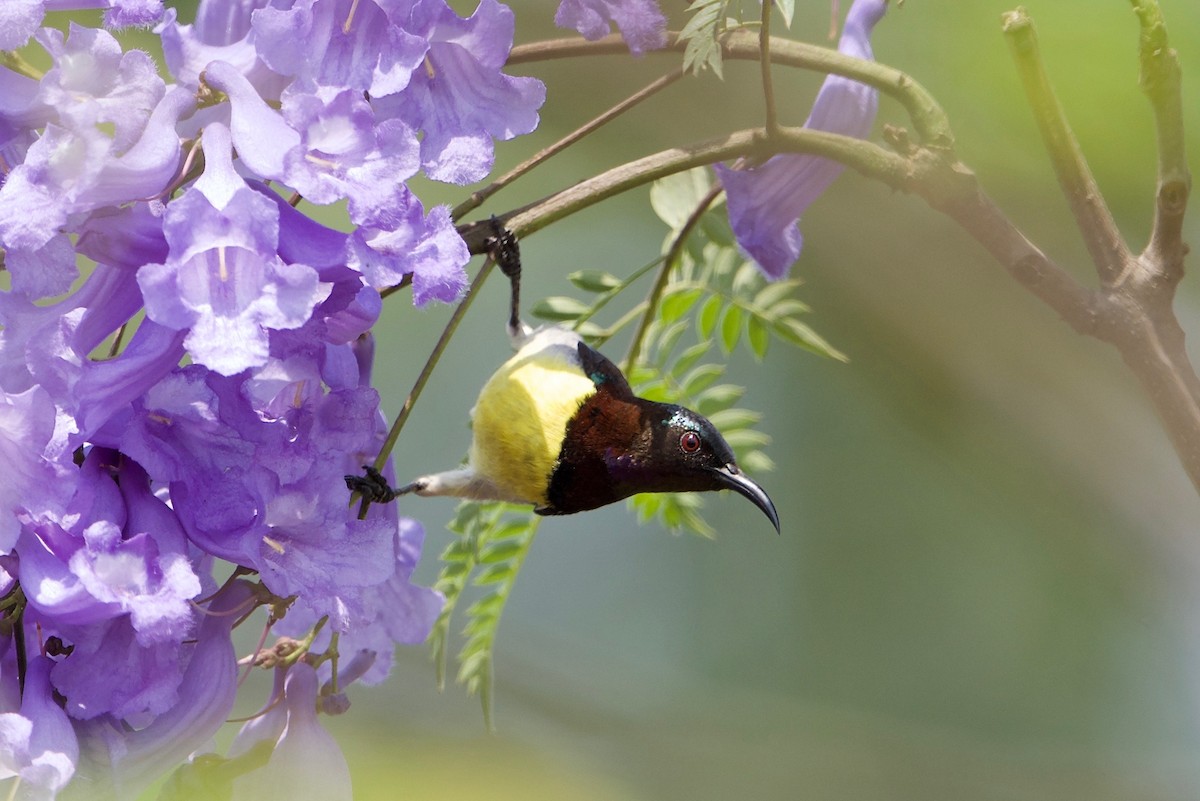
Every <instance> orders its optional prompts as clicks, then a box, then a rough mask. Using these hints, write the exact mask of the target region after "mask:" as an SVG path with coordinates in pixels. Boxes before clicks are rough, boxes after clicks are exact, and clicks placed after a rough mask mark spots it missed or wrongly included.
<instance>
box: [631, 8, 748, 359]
mask: <svg viewBox="0 0 1200 801" xmlns="http://www.w3.org/2000/svg"><path fill="white" fill-rule="evenodd" d="M763 5H769V0H767V2H764V4H763ZM723 191H725V190H724V188H723V187H722V186H721V185H720V184H717V185H715V186H713V187H712V188H711V189H709V190H708V192H706V193H705V194H704V197H702V198H700V200H699V202H697V203H696V208H694V209H692V213H691V214H689V215H688V218H687V220H685V221H684V223H683V226H682V227H680V229H679V233H678V234H676V235H675V238H674V239H673V240H672V241H671V246H670V247H669V248H667V254H666V256H665V257H664V258H663V261H662V266H661V267H660V268H659V270H658V278H657V279H656V280H655V281H654V287H653V288H652V289H651V290H650V294H649V295H647V296H646V308H645V310H644V311H643V312H642V319H641V322H639V323H638V327H637V331H636V332H634V335H633V341H632V342H630V343H629V353H627V354H626V355H625V372H629V371H630V370H631V369H633V367H634V365H636V364H637V360H638V358H639V357H641V355H642V347H643V346H644V345H645V340H646V332H647V331H649V330H650V323H652V322H654V318H655V316H656V315H657V313H658V304H659V301H661V300H662V296H663V292H664V291H665V290H666V288H667V284H668V283H670V277H671V271H672V270H673V269H675V265H676V264H678V263H679V257H680V255H682V253H683V248H684V246H685V245H687V240H688V237H689V236H691V235H692V231H694V230H695V229H696V226H697V225H699V224H700V219H701V218H702V217H703V216H704V213H705V212H706V211H708V209H709V207H710V206H712V204H713V202H714V201H715V200H716V199H717V198H718V197H720V195H721V193H722V192H723Z"/></svg>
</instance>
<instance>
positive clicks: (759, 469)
mask: <svg viewBox="0 0 1200 801" xmlns="http://www.w3.org/2000/svg"><path fill="white" fill-rule="evenodd" d="M738 462H739V463H740V465H741V468H742V470H744V471H745V472H747V473H752V474H753V473H769V472H771V471H772V470H774V469H775V462H774V461H772V460H771V457H770V456H767V455H766V454H765V453H763V452H762V451H760V450H750V451H746V452H745V453H743V454H742V455H741V457H740V458H739V459H738Z"/></svg>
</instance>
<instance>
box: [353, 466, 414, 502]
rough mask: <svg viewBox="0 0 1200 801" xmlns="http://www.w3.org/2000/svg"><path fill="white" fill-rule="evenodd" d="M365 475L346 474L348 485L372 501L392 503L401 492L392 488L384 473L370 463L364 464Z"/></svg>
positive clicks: (365, 498)
mask: <svg viewBox="0 0 1200 801" xmlns="http://www.w3.org/2000/svg"><path fill="white" fill-rule="evenodd" d="M363 471H364V472H365V473H366V475H365V476H345V479H346V487H347V488H349V490H350V491H351V492H357V493H358V494H359V495H361V496H362V497H363V499H364V500H366V501H369V502H370V503H390V502H391V501H394V500H396V497H397V496H398V495H400V494H401V493H399V492H397V491H396V490H394V489H392V487H391V485H390V484H388V482H387V479H386V478H384V477H383V474H382V473H380V472H379V471H378V470H376V469H375V468H374V467H372V466H371V465H369V464H365V465H363Z"/></svg>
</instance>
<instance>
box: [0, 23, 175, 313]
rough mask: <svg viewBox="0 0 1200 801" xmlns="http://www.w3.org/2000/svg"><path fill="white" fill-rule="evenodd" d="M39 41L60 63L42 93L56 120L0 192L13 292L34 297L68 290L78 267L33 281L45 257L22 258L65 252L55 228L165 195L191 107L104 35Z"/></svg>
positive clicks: (0, 230) (144, 60)
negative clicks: (182, 120) (181, 125)
mask: <svg viewBox="0 0 1200 801" xmlns="http://www.w3.org/2000/svg"><path fill="white" fill-rule="evenodd" d="M39 39H40V41H41V43H42V45H43V46H44V47H45V48H46V50H47V52H48V53H50V55H51V56H52V57H53V58H54V59H55V67H54V68H53V69H51V70H50V71H49V72H47V73H46V75H45V76H44V77H43V79H42V85H41V89H40V92H39V94H40V97H41V99H42V102H43V103H44V105H45V106H46V108H48V109H50V110H51V111H52V112H53V114H52V115H51V116H52V118H51V119H50V120H49V121H47V122H46V123H45V129H44V131H43V133H42V135H41V136H40V137H39V138H38V139H37V140H36V141H35V142H34V143H33V144H32V145H31V146H30V147H29V149H28V152H27V153H26V154H24V157H23V161H22V163H20V164H19V165H17V166H16V167H14V168H13V170H12V171H11V172H10V173H9V174H8V176H7V178H6V180H5V182H4V185H3V187H0V244H3V245H4V247H5V248H6V250H7V251H8V253H9V258H8V268H9V269H10V270H12V271H13V276H14V278H13V281H14V288H16V289H18V290H19V291H23V292H26V293H27V294H29V295H31V296H32V297H42V296H46V295H51V294H58V293H60V292H63V291H65V290H66V288H67V287H68V286H69V284H70V280H71V279H72V278H73V276H74V268H73V264H71V263H70V261H67V262H66V267H65V268H64V269H62V270H59V271H58V273H57V276H58V277H57V278H56V279H54V280H50V281H47V280H46V278H45V277H44V275H43V274H32V275H31V274H30V273H31V272H33V271H35V270H39V269H40V268H41V269H44V267H43V265H44V263H45V258H41V259H35V257H34V256H32V255H26V254H36V253H38V252H39V251H42V250H43V249H45V248H46V247H47V245H48V244H52V245H53V247H55V248H59V249H62V248H64V246H65V247H66V248H67V249H69V247H70V246H69V245H68V244H67V242H66V240H65V238H63V236H62V235H61V234H60V233H59V231H60V230H61V229H62V228H63V227H64V226H66V225H67V224H68V221H69V219H70V217H71V216H72V215H76V214H82V213H86V212H90V211H92V210H94V209H98V208H100V207H103V206H108V205H112V204H118V203H122V202H126V201H129V200H135V199H142V198H149V197H152V196H154V195H155V194H157V193H159V192H160V191H162V190H163V188H164V187H165V186H166V185H167V182H168V181H169V180H170V179H171V178H172V177H173V176H174V174H175V172H176V169H177V167H178V165H179V159H180V148H179V138H178V135H177V134H176V131H175V127H176V124H177V123H178V121H179V119H180V117H181V116H183V115H184V114H185V113H187V112H188V111H190V109H191V108H192V106H193V104H194V100H193V99H192V97H191V95H190V94H189V93H188V92H185V91H183V90H177V91H171V92H166V91H165V86H164V84H163V82H162V79H161V78H159V77H158V76H157V75H156V74H155V72H154V66H153V62H152V61H151V60H150V59H149V57H148V56H146V54H144V53H138V52H137V51H133V52H130V53H125V54H122V53H121V51H120V47H119V46H118V45H117V43H116V41H115V40H114V39H113V38H112V36H110V35H109V34H108V33H105V32H104V31H92V30H89V29H86V28H80V27H78V26H73V27H72V28H71V32H70V36H69V37H68V38H67V39H66V40H65V41H64V40H63V38H62V35H61V34H60V33H58V32H57V31H46V32H45V33H44V34H43V35H41V36H40V37H39ZM14 254H16V255H17V256H18V258H21V257H24V258H25V259H26V261H24V262H22V261H17V262H14V261H13V255H14ZM55 255H56V256H57V257H58V258H59V260H60V261H61V260H62V257H63V256H64V255H65V253H62V254H59V253H56V254H55Z"/></svg>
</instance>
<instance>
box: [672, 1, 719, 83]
mask: <svg viewBox="0 0 1200 801" xmlns="http://www.w3.org/2000/svg"><path fill="white" fill-rule="evenodd" d="M725 5H726V0H696V1H695V2H694V3H692V4H691V5H690V6H688V11H690V12H693V16H692V18H691V19H689V20H688V21H687V23H686V24H685V25H684V26H683V30H681V31H680V32H679V38H680V39H681V40H683V41H686V42H687V46H686V47H685V48H684V51H683V69H684V70H685V71H688V72H691V73H693V74H695V75H699V74H700V73H701V72H703V71H704V70H705V69H706V68H708V69H712V71H713V72H714V73H715V74H716V76H717V77H718V78H720V77H721V48H720V45H719V44H718V42H717V33H718V32H719V30H720V27H721V22H722V20H723V18H724V16H725V14H724V11H725Z"/></svg>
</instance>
